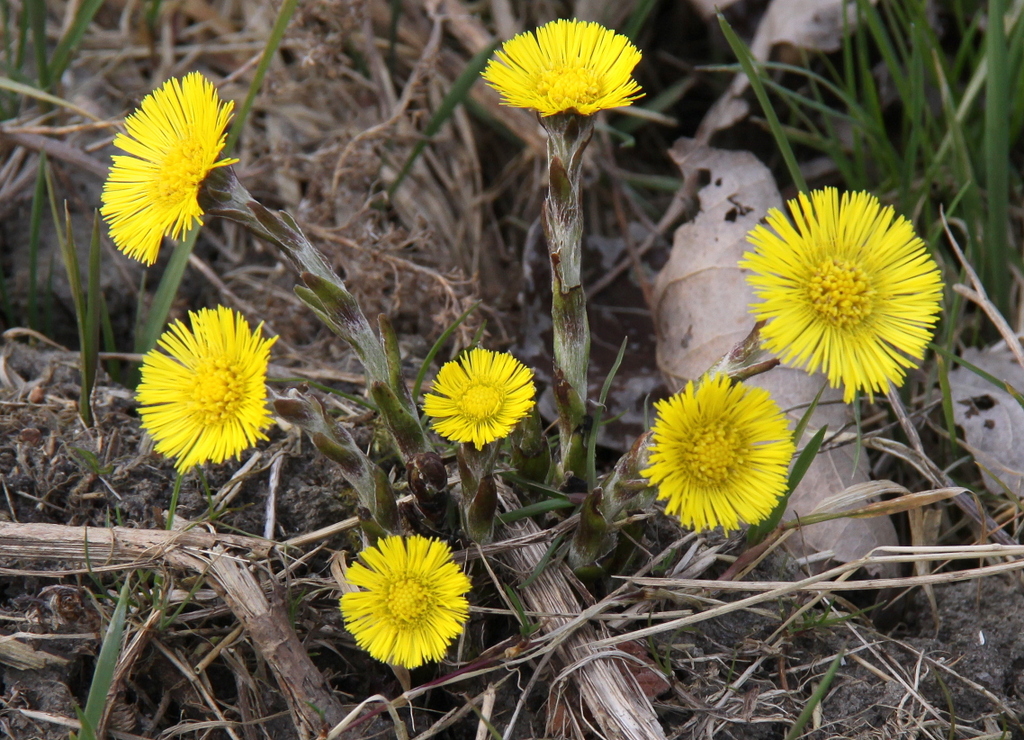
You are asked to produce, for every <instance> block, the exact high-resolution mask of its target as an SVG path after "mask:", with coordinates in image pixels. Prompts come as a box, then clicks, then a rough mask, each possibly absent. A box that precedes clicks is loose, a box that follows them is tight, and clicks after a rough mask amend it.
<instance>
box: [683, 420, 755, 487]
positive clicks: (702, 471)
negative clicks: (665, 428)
mask: <svg viewBox="0 0 1024 740" xmlns="http://www.w3.org/2000/svg"><path fill="white" fill-rule="evenodd" d="M745 452H746V450H745V445H744V444H743V440H742V438H741V437H740V435H739V434H738V433H737V432H736V430H735V429H733V428H732V427H728V426H727V427H720V426H716V427H710V426H709V427H704V428H702V429H697V430H695V431H694V432H693V434H692V435H691V437H690V440H689V443H688V444H683V445H681V447H680V450H679V467H680V470H681V472H682V473H683V474H684V475H685V476H686V477H687V478H691V479H695V480H697V481H698V482H699V483H700V484H701V485H702V486H706V487H708V488H717V487H720V486H721V485H722V484H723V483H725V482H726V481H728V480H729V477H730V476H731V475H732V474H733V471H734V470H736V468H737V467H739V466H740V465H742V464H743V462H744V460H745V459H746V454H745Z"/></svg>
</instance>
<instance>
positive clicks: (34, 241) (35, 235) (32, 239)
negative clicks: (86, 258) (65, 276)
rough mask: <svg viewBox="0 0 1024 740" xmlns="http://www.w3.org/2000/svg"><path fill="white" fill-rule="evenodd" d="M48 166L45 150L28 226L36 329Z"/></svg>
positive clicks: (31, 325)
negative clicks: (40, 245) (40, 231)
mask: <svg viewBox="0 0 1024 740" xmlns="http://www.w3.org/2000/svg"><path fill="white" fill-rule="evenodd" d="M47 167H48V163H47V159H46V152H43V153H41V154H40V155H39V168H38V169H37V170H36V187H35V190H33V192H32V210H31V211H30V212H29V227H28V228H29V231H28V325H29V328H31V329H35V330H36V331H39V230H40V228H41V227H42V224H43V203H44V202H45V200H46V171H47Z"/></svg>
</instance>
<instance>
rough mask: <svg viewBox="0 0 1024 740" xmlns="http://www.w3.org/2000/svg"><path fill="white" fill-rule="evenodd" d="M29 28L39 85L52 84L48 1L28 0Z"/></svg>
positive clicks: (43, 86)
mask: <svg viewBox="0 0 1024 740" xmlns="http://www.w3.org/2000/svg"><path fill="white" fill-rule="evenodd" d="M25 13H26V15H27V16H28V23H29V28H30V29H31V30H32V50H33V52H34V54H35V60H36V79H37V80H38V81H39V87H42V88H47V87H49V86H50V62H49V58H48V55H47V53H46V2H45V1H44V0H28V2H27V3H26V6H25Z"/></svg>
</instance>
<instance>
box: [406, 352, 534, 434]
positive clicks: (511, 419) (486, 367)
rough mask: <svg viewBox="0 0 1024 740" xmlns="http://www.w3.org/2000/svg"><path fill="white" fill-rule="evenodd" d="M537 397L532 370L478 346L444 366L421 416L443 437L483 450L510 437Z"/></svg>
mask: <svg viewBox="0 0 1024 740" xmlns="http://www.w3.org/2000/svg"><path fill="white" fill-rule="evenodd" d="M533 396H534V387H533V371H532V370H530V369H529V368H528V367H526V366H525V365H523V363H521V362H520V361H519V360H517V359H516V358H515V357H513V356H512V355H510V354H508V353H507V352H492V351H490V350H486V349H481V348H479V347H477V348H474V349H471V350H469V352H466V353H465V354H464V355H463V356H462V357H460V358H459V359H458V360H453V361H451V362H446V363H445V364H444V365H443V366H442V367H441V369H440V371H439V372H438V373H437V379H436V380H435V381H434V386H433V388H432V392H430V393H428V394H426V396H424V399H423V411H424V412H425V413H426V414H427V416H430V417H433V419H434V422H433V424H434V429H435V430H436V431H437V433H438V434H440V435H441V436H442V437H444V438H446V439H448V440H450V441H452V442H463V443H469V442H471V443H473V444H474V445H475V446H476V448H477V449H482V448H483V446H484V445H486V444H487V443H489V442H494V441H495V440H499V439H504V438H505V437H507V436H508V434H509V432H511V431H512V427H514V426H515V425H516V422H518V421H519V420H520V419H522V418H523V417H524V416H526V415H527V414H529V413H530V410H531V409H532V408H533V404H534V400H533Z"/></svg>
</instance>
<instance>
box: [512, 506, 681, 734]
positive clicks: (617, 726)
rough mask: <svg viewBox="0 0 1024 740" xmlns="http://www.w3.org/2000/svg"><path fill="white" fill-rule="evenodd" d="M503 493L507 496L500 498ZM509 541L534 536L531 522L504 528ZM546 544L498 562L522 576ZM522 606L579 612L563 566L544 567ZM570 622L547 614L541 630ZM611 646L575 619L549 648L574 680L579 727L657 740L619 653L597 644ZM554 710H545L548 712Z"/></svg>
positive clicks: (650, 714) (652, 719)
mask: <svg viewBox="0 0 1024 740" xmlns="http://www.w3.org/2000/svg"><path fill="white" fill-rule="evenodd" d="M506 495H507V494H506ZM509 529H510V530H511V534H512V536H513V537H524V536H530V535H534V534H536V533H537V532H539V531H540V530H539V527H538V526H537V525H536V524H535V523H534V522H533V520H531V519H524V520H521V521H520V522H517V523H516V524H514V525H511V526H510V527H509ZM546 550H547V547H546V545H544V544H543V543H539V542H531V543H528V544H524V545H521V546H519V547H515V548H512V549H509V550H506V551H505V552H504V554H503V555H502V556H501V557H502V559H503V560H504V561H505V562H506V563H507V564H508V565H509V566H510V567H511V568H512V569H513V570H514V571H515V572H517V573H519V574H522V577H523V578H526V577H528V576H529V574H531V573H532V572H533V571H534V569H535V568H536V567H537V564H538V563H540V562H541V560H542V559H543V557H544V554H545V552H546ZM523 598H524V600H525V602H526V604H527V606H528V607H529V608H530V609H532V610H534V611H538V612H543V613H546V614H556V615H562V614H579V613H580V612H582V611H583V605H582V604H581V603H580V600H579V598H578V597H577V596H576V593H575V592H574V590H573V588H572V586H571V585H570V580H569V575H568V573H567V570H566V568H565V566H564V565H561V564H560V565H558V566H553V565H548V566H547V567H546V568H545V569H544V570H543V572H542V573H541V574H540V575H539V576H538V577H537V578H536V579H535V580H534V581H533V583H531V584H530V585H529V586H527V587H526V588H525V589H524V590H523ZM571 622H573V620H572V619H571V618H569V617H563V616H550V617H548V618H546V619H545V620H544V621H543V623H542V629H544V631H545V632H551V631H553V630H556V629H559V628H561V627H564V626H566V625H567V624H569V623H571ZM609 641H610V642H611V643H612V644H614V643H617V642H620V640H618V639H616V638H614V637H610V636H609V634H608V631H607V629H606V628H605V627H604V626H603V625H595V624H593V623H592V622H589V621H584V620H581V621H579V622H577V623H576V625H575V628H574V629H572V631H571V632H567V633H565V634H564V635H563V639H562V640H561V641H559V642H558V643H556V644H552V645H551V646H550V647H551V648H552V649H554V650H555V656H556V660H557V662H558V664H559V665H560V668H561V670H560V674H559V675H560V676H565V677H570V676H571V678H572V679H573V681H574V682H575V684H576V686H577V688H578V690H579V694H580V696H581V698H582V699H583V703H584V704H585V706H586V708H587V710H588V711H589V714H590V717H586V718H581V719H582V720H583V726H586V722H588V721H590V720H591V719H592V720H593V722H594V723H596V725H597V728H599V729H600V733H601V737H603V738H608V740H657V738H664V737H665V734H664V732H663V730H662V728H661V724H660V723H659V722H658V718H657V716H656V715H655V713H654V709H653V707H652V706H651V703H650V701H649V700H648V699H647V697H646V696H644V694H643V692H642V691H641V690H640V687H639V685H638V684H637V682H636V680H635V679H634V678H633V675H632V674H631V673H629V672H628V670H626V665H625V661H624V660H623V653H621V652H610V651H608V650H600V649H598V648H597V647H596V646H597V645H598V644H602V643H603V644H604V645H608V643H609ZM553 711H554V708H553V707H549V712H553Z"/></svg>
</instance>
